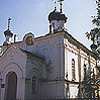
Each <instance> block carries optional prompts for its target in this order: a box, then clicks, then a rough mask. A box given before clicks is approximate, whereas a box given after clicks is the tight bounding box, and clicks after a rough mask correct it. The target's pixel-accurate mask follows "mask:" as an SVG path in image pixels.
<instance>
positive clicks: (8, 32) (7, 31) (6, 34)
mask: <svg viewBox="0 0 100 100" xmlns="http://www.w3.org/2000/svg"><path fill="white" fill-rule="evenodd" d="M4 35H5V36H10V37H12V36H13V33H12V32H11V31H10V30H9V29H7V30H6V31H5V32H4Z"/></svg>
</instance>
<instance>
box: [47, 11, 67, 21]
mask: <svg viewBox="0 0 100 100" xmlns="http://www.w3.org/2000/svg"><path fill="white" fill-rule="evenodd" d="M48 20H49V21H50V22H51V21H52V20H64V21H65V22H66V21H67V17H66V16H65V14H62V13H60V12H57V11H56V10H54V11H53V12H51V13H50V14H49V16H48Z"/></svg>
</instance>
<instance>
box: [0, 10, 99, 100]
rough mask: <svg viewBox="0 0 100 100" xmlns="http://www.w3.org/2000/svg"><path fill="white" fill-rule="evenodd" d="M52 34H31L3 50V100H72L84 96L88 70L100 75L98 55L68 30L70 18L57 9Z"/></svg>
mask: <svg viewBox="0 0 100 100" xmlns="http://www.w3.org/2000/svg"><path fill="white" fill-rule="evenodd" d="M48 19H49V23H50V26H49V30H50V32H49V34H46V35H45V36H41V37H37V38H35V37H34V35H33V34H32V33H27V34H26V35H25V36H24V37H23V40H22V41H20V42H16V41H14V43H11V42H10V38H12V35H13V34H12V33H11V31H10V30H9V27H8V29H7V31H5V33H4V34H5V37H6V40H5V42H4V44H3V46H1V47H0V100H68V99H69V98H79V94H81V95H82V92H81V91H79V90H80V89H81V86H80V84H81V82H82V81H83V80H84V76H85V75H84V68H86V69H89V68H90V66H91V70H94V72H95V74H96V75H97V73H98V71H97V68H96V55H95V54H93V53H92V52H91V51H90V50H89V49H87V48H86V47H85V46H84V45H83V44H81V43H80V42H79V41H77V40H76V39H75V38H74V37H72V36H71V35H70V34H69V33H68V32H67V31H65V29H64V24H65V23H66V21H67V17H66V16H65V15H64V14H63V13H62V9H61V10H60V12H57V11H56V9H55V10H54V11H53V12H51V13H50V14H49V18H48Z"/></svg>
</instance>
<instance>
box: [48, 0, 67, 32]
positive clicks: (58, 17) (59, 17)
mask: <svg viewBox="0 0 100 100" xmlns="http://www.w3.org/2000/svg"><path fill="white" fill-rule="evenodd" d="M63 1H64V0H58V1H57V2H59V4H60V10H59V11H57V9H56V7H55V9H54V10H53V11H52V12H51V13H50V14H49V16H48V20H49V32H50V33H55V32H58V31H63V30H64V29H65V26H64V24H65V23H66V22H67V17H66V16H65V14H63V9H62V6H63V4H62V2H63Z"/></svg>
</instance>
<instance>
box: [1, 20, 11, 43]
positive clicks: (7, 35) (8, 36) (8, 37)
mask: <svg viewBox="0 0 100 100" xmlns="http://www.w3.org/2000/svg"><path fill="white" fill-rule="evenodd" d="M10 21H11V18H8V29H7V30H6V31H5V32H4V35H5V41H4V43H3V45H8V44H10V43H11V38H12V37H13V33H12V32H11V31H10V29H9V28H10Z"/></svg>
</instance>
